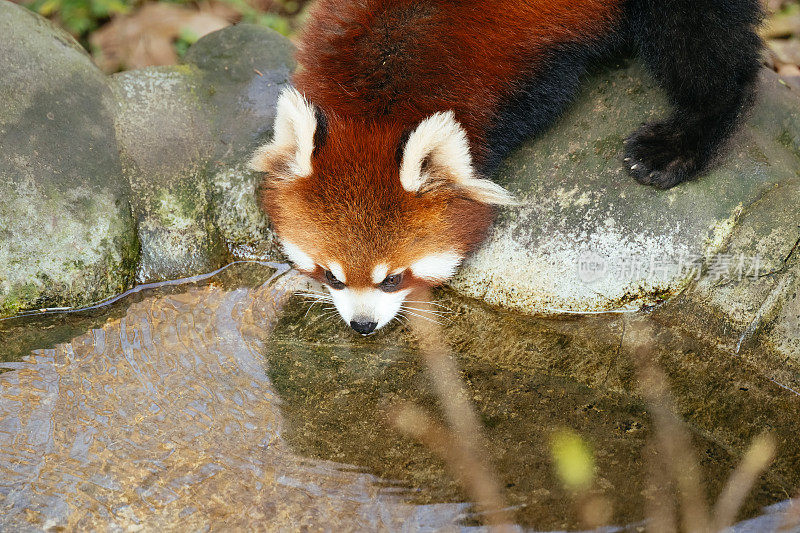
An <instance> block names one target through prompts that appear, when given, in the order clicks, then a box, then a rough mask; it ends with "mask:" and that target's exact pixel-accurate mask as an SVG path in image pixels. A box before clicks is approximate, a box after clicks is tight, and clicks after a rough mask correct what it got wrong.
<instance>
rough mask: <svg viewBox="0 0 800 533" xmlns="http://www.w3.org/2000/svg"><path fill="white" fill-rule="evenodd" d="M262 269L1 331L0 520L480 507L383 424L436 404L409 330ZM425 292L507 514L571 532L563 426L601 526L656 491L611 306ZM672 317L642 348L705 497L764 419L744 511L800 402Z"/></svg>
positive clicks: (386, 517)
mask: <svg viewBox="0 0 800 533" xmlns="http://www.w3.org/2000/svg"><path fill="white" fill-rule="evenodd" d="M271 273H272V271H270V270H269V269H265V268H260V269H257V270H255V271H252V272H249V273H247V275H245V273H243V272H242V271H241V270H240V271H237V272H236V273H233V274H230V276H229V277H228V278H224V277H223V278H215V279H214V282H213V283H210V284H204V285H191V286H186V287H179V288H172V289H171V290H170V291H151V292H148V293H146V294H144V293H142V294H140V295H139V296H138V297H137V298H138V299H134V300H130V301H128V300H126V301H125V302H124V305H122V306H121V307H117V308H115V309H112V310H109V311H108V313H107V314H106V315H104V316H103V317H98V316H96V315H94V316H91V317H90V318H80V319H77V320H76V321H74V322H72V323H71V325H69V327H67V325H66V324H61V322H58V324H59V326H58V328H55V329H53V330H50V329H48V328H49V327H50V326H49V325H48V323H47V322H46V321H45V320H43V319H37V321H36V322H30V323H21V324H18V325H16V326H13V327H8V328H6V329H4V330H3V329H0V336H2V335H4V334H5V335H8V332H12V333H13V334H16V333H17V332H20V331H25V328H26V327H27V328H28V329H36V330H37V333H36V335H33V336H31V337H30V338H29V339H27V340H25V344H24V345H25V346H28V345H31V344H34V345H36V346H37V347H39V348H41V347H47V348H44V349H38V350H35V351H33V353H31V354H30V355H28V356H26V357H25V358H23V359H22V360H16V361H12V362H8V363H0V368H6V369H9V371H6V372H4V373H2V374H0V530H39V529H46V528H49V527H64V528H67V529H70V530H73V529H78V530H83V529H99V530H115V529H134V530H135V529H137V528H139V527H142V528H144V529H146V530H175V529H180V530H185V529H190V530H201V529H212V530H229V529H232V528H240V529H257V530H263V529H279V528H281V527H283V528H291V529H297V528H301V527H303V526H308V527H310V528H313V529H319V528H324V529H330V530H340V529H341V530H375V529H388V530H398V531H399V530H416V529H421V528H426V527H427V528H431V529H437V528H445V529H447V528H459V527H463V526H469V525H476V524H478V523H480V521H481V520H480V519H481V517H480V516H479V515H476V514H475V513H474V510H473V509H472V508H471V507H470V506H468V505H466V504H463V503H458V502H464V501H466V500H467V499H468V498H467V495H466V494H465V493H464V492H463V490H462V488H461V487H460V486H459V485H458V484H457V483H456V482H455V481H454V478H453V476H452V475H451V474H450V473H449V472H448V470H447V468H446V465H445V463H444V462H443V461H442V460H441V459H440V458H439V457H437V456H436V455H435V454H434V453H432V452H431V451H430V450H429V449H427V448H426V447H425V446H423V445H421V444H418V443H416V442H415V441H413V440H412V439H409V438H406V437H405V436H403V435H401V434H399V433H398V432H397V431H396V430H395V429H394V428H393V427H392V426H391V424H390V423H389V422H388V419H387V415H388V414H389V413H391V410H392V408H393V407H394V406H396V405H398V404H402V403H409V402H410V403H413V404H415V405H417V406H420V407H422V408H423V409H424V410H425V411H426V412H428V413H433V415H434V417H436V416H438V419H439V421H443V420H445V419H446V417H445V416H444V414H443V413H442V410H441V404H440V402H439V401H438V400H437V398H436V395H435V387H432V386H431V383H430V380H429V377H428V375H427V374H426V371H425V366H424V363H423V362H422V361H421V357H420V353H419V350H418V345H417V342H416V341H414V339H413V338H412V336H411V335H410V331H409V329H408V327H407V326H406V325H404V324H397V325H395V326H394V327H392V328H389V329H387V330H382V332H381V335H375V336H372V337H369V338H366V339H364V338H361V337H360V336H356V335H354V334H353V333H352V332H351V331H350V330H349V328H347V327H344V326H343V325H342V324H339V323H337V320H338V319H337V318H336V317H329V316H325V315H324V311H321V310H318V309H316V308H314V309H311V310H309V309H308V303H305V302H303V301H302V300H301V299H291V300H289V296H290V294H291V293H292V292H293V291H294V290H295V289H296V288H297V287H298V286H299V285H300V284H301V283H302V280H301V279H299V278H297V277H295V276H294V275H293V274H287V275H283V276H279V277H277V278H276V279H275V280H273V281H272V282H270V283H266V284H261V281H263V280H264V279H266V278H268V277H269V275H270V274H271ZM256 279H257V280H259V283H255V282H254V280H256ZM439 298H440V302H441V304H442V305H446V306H447V307H448V308H450V309H451V310H452V311H453V315H452V317H453V318H452V320H448V321H446V322H445V324H444V332H445V335H446V338H447V341H448V343H449V344H450V345H451V346H452V347H453V348H454V350H455V356H454V357H455V361H456V362H457V364H458V366H459V367H460V368H461V375H462V378H463V380H464V383H465V385H466V390H467V392H468V394H469V395H470V400H471V401H472V402H473V403H474V404H475V406H476V410H477V414H478V417H479V419H480V422H481V423H482V425H483V427H484V430H485V432H486V436H487V438H488V455H489V456H490V457H489V459H490V460H491V463H492V464H493V465H494V467H495V468H496V473H497V477H498V478H499V479H500V480H501V481H502V487H503V489H504V492H505V494H504V497H505V500H506V501H507V502H508V503H509V505H510V506H511V509H512V510H513V512H514V515H515V518H516V520H517V521H519V523H521V524H522V525H523V526H526V527H531V528H535V529H537V530H551V529H570V528H578V527H580V525H581V520H580V516H579V515H580V513H579V512H578V511H577V510H576V498H575V494H573V493H571V492H570V491H569V490H567V489H565V488H564V487H563V486H562V484H561V482H560V480H559V479H558V478H557V476H556V473H555V472H554V470H553V467H552V457H551V449H550V443H551V437H552V435H553V434H554V432H556V431H559V430H561V429H563V428H568V429H569V430H570V431H572V432H575V433H576V434H578V435H580V436H581V437H582V438H583V439H585V440H586V442H587V443H588V444H589V447H590V449H591V452H592V454H593V461H594V463H593V464H594V465H595V466H594V470H595V473H594V478H593V484H592V486H591V488H590V489H589V494H588V495H587V496H586V497H596V499H602V500H603V501H608V502H610V504H611V505H612V508H611V509H610V514H609V515H608V517H607V519H608V521H609V522H611V523H617V524H630V523H637V522H639V523H640V521H641V520H642V519H643V517H644V513H645V511H644V509H645V506H646V505H647V503H648V502H649V501H652V499H653V493H652V492H651V488H650V487H649V485H648V476H649V474H648V471H647V468H646V465H645V464H644V460H643V456H644V455H645V453H644V451H645V448H646V443H647V440H648V436H649V435H650V434H651V433H652V421H651V416H650V415H649V413H648V411H647V409H646V408H645V404H644V403H643V402H642V400H641V399H640V397H639V396H638V394H637V391H636V384H635V372H634V367H633V365H632V363H631V362H630V361H629V360H628V359H627V357H626V354H625V353H624V349H623V347H624V346H623V345H624V343H623V341H624V339H625V331H624V329H625V328H624V322H623V319H622V318H621V317H619V316H600V317H582V318H564V319H559V320H552V319H551V320H543V319H533V318H522V317H519V316H516V315H510V314H505V313H502V312H498V311H496V310H493V309H490V308H488V307H486V306H482V305H480V304H476V303H475V302H470V301H466V300H462V299H458V298H456V297H454V296H452V295H450V294H449V293H446V292H443V293H441V294H439ZM284 304H285V305H284ZM59 320H63V317H57V318H53V321H54V322H53V324H55V323H56V321H59ZM668 322H669V321H668V320H666V319H665V320H664V321H663V323H661V324H660V325H659V324H654V331H655V334H654V335H655V336H654V338H653V354H652V356H653V359H654V360H656V361H657V362H658V363H659V365H660V366H661V367H662V368H663V369H664V371H665V373H666V376H667V379H668V380H669V385H670V390H671V392H672V394H673V396H674V398H675V402H676V404H677V407H678V410H679V412H680V414H681V416H682V417H683V418H685V419H686V420H687V421H688V422H689V426H690V429H691V431H692V435H691V438H692V441H693V445H694V447H695V448H696V450H697V451H698V452H699V453H700V468H701V469H702V471H703V472H702V473H703V477H704V478H705V480H706V485H705V488H706V489H707V491H708V494H709V495H710V499H713V498H716V496H717V495H718V494H719V492H720V491H721V489H722V483H723V482H724V480H725V478H726V477H727V475H728V473H729V472H730V471H731V470H732V469H733V466H734V464H735V463H736V462H737V461H738V459H739V457H740V456H741V455H742V453H743V451H744V449H745V447H746V445H747V444H748V443H749V442H750V439H751V438H752V437H753V436H754V435H756V434H758V433H760V432H761V431H762V430H764V429H769V430H770V431H772V432H773V433H774V434H775V435H776V437H777V441H778V454H777V459H776V461H775V463H774V465H773V467H772V468H771V469H770V471H769V472H768V473H767V474H766V475H764V476H762V478H761V479H760V480H759V482H758V484H757V487H756V489H755V490H754V491H753V493H752V494H751V495H750V497H749V498H748V499H747V502H746V504H745V507H744V510H743V513H742V514H741V516H740V517H747V516H754V515H756V514H758V513H759V510H760V508H761V507H762V506H764V505H768V504H771V503H774V502H777V501H780V500H784V499H786V498H787V497H789V496H790V495H791V494H792V491H794V490H796V487H797V486H798V485H800V469H798V466H797V465H798V464H800V443H798V440H797V438H796V436H797V435H798V434H800V418H798V417H797V413H798V407H800V397H798V396H796V395H794V394H792V393H791V392H790V391H787V390H786V389H782V388H780V387H779V386H778V385H776V384H775V383H774V382H773V381H770V379H769V375H766V370H765V369H768V367H769V364H771V363H769V364H768V358H766V356H765V357H764V358H763V361H762V363H761V365H762V366H760V367H758V368H755V367H753V366H751V365H749V364H748V363H747V361H745V360H744V359H742V358H738V359H737V358H732V357H731V356H730V354H726V353H724V352H721V351H719V350H718V349H716V348H715V347H714V346H710V345H708V344H704V343H703V342H702V341H700V340H698V339H695V338H692V337H689V336H686V335H683V334H681V333H680V332H679V330H678V329H676V328H674V327H672V326H671V325H670V324H669V323H668ZM62 326H63V328H62ZM80 327H83V328H84V329H83V331H82V332H81V333H80V334H76V333H75V331H76V330H77V329H80ZM59 328H62V329H59ZM56 329H57V330H58V334H57V336H56V337H52V338H49V337H48V336H47V332H53V331H55V330H56ZM37 335H39V336H37ZM53 340H57V341H58V342H60V344H52V342H53ZM11 341H13V339H11V338H9V337H8V336H6V337H4V338H3V339H2V341H0V350H4V349H9V348H8V347H9V346H14V343H13V342H11ZM65 341H66V342H65ZM13 349H14V348H12V350H13ZM0 360H2V355H0ZM776 368H777V367H776ZM789 384H790V385H791V386H792V387H796V383H794V382H791V383H789ZM349 465H357V466H349Z"/></svg>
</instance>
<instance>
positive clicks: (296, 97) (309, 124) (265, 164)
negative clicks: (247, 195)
mask: <svg viewBox="0 0 800 533" xmlns="http://www.w3.org/2000/svg"><path fill="white" fill-rule="evenodd" d="M316 130H317V117H316V115H315V114H314V106H313V105H312V104H310V103H309V102H308V101H307V100H306V99H305V98H304V97H303V95H302V94H300V93H299V92H298V91H297V89H295V88H294V87H287V88H286V89H284V90H283V92H281V95H280V97H279V98H278V105H277V112H276V115H275V125H274V127H273V137H272V141H271V142H269V143H267V144H265V145H263V146H261V147H260V148H258V150H256V152H255V154H253V157H252V159H250V168H251V169H253V170H256V171H258V172H270V171H273V169H274V166H275V163H276V161H280V166H281V167H285V168H286V169H288V171H289V174H290V175H288V176H287V175H279V176H275V177H278V178H283V179H292V178H297V177H305V176H308V175H309V174H311V154H312V153H313V152H314V132H315V131H316Z"/></svg>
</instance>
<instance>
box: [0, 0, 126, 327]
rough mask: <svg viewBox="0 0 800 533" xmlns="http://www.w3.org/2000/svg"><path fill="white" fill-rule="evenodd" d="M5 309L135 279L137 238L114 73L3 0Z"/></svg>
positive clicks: (116, 287) (1, 303)
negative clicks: (110, 77) (120, 146)
mask: <svg viewBox="0 0 800 533" xmlns="http://www.w3.org/2000/svg"><path fill="white" fill-rule="evenodd" d="M0 72H2V73H3V75H2V76H0V146H2V147H3V149H2V151H0V316H7V315H10V314H14V313H16V312H18V311H20V310H25V309H32V308H40V307H52V306H64V305H83V304H88V303H90V302H94V301H97V300H101V299H103V298H105V297H107V296H110V295H112V294H116V293H119V292H121V291H123V290H125V289H126V288H128V287H129V286H130V284H131V282H132V278H133V273H134V269H135V266H136V261H137V257H138V242H137V240H136V232H135V229H134V221H133V219H132V218H131V214H130V208H129V205H128V200H129V196H130V194H129V188H128V184H127V183H126V181H125V180H124V179H122V169H121V166H120V161H119V156H118V154H117V148H116V143H115V134H114V121H113V109H114V103H113V99H112V94H111V91H110V90H109V88H108V85H107V83H106V79H105V76H104V75H103V74H102V73H101V72H100V71H99V70H98V69H97V68H96V67H95V66H94V65H93V64H92V62H91V60H90V59H89V57H88V55H87V54H86V52H85V51H84V50H83V49H82V48H81V47H80V45H78V43H77V42H75V41H74V40H73V39H72V38H71V37H70V36H69V35H67V34H66V33H64V32H63V31H61V30H59V29H57V28H55V27H54V26H52V25H51V24H50V23H49V22H47V21H45V20H44V19H42V18H41V17H39V16H37V15H34V14H32V13H31V12H30V11H28V10H27V9H25V8H23V7H21V6H17V5H15V4H12V3H8V2H0Z"/></svg>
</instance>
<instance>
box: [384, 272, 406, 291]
mask: <svg viewBox="0 0 800 533" xmlns="http://www.w3.org/2000/svg"><path fill="white" fill-rule="evenodd" d="M402 282H403V273H402V272H399V273H397V274H392V275H391V276H386V279H384V280H383V281H381V284H380V285H379V287H380V289H381V290H382V291H384V292H394V291H396V290H397V289H398V288H400V283H402Z"/></svg>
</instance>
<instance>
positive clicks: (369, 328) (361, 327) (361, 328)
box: [350, 320, 378, 335]
mask: <svg viewBox="0 0 800 533" xmlns="http://www.w3.org/2000/svg"><path fill="white" fill-rule="evenodd" d="M377 325H378V323H377V322H361V321H358V320H351V321H350V327H352V328H353V329H354V330H356V331H357V332H359V333H361V334H362V335H366V334H367V333H372V332H373V331H375V326H377Z"/></svg>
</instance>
